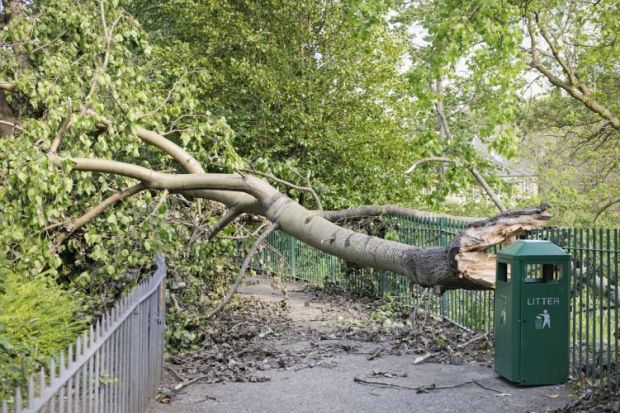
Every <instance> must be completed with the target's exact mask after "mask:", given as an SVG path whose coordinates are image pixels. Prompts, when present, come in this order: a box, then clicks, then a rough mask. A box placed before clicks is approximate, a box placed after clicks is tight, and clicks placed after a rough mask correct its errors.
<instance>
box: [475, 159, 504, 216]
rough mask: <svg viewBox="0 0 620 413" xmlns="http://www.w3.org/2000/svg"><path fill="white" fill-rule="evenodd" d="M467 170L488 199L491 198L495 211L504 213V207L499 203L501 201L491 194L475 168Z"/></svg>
mask: <svg viewBox="0 0 620 413" xmlns="http://www.w3.org/2000/svg"><path fill="white" fill-rule="evenodd" d="M467 170H469V172H471V174H472V175H473V176H474V177H475V178H476V180H477V181H478V183H479V184H480V186H482V188H483V189H484V192H485V193H486V194H487V196H488V197H489V198H491V200H492V201H493V203H494V204H495V206H496V207H497V209H499V211H500V212H506V207H505V206H504V204H503V202H502V201H501V199H499V197H498V196H497V195H496V194H495V192H493V190H492V189H491V187H490V186H489V184H488V183H487V181H486V180H485V179H484V177H483V176H482V175H480V172H478V171H477V170H476V169H475V168H467Z"/></svg>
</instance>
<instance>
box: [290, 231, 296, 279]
mask: <svg viewBox="0 0 620 413" xmlns="http://www.w3.org/2000/svg"><path fill="white" fill-rule="evenodd" d="M289 238H290V240H291V275H292V276H293V278H294V277H296V276H297V272H296V268H295V267H296V266H297V263H296V262H295V261H296V258H297V257H296V255H297V251H296V244H297V240H296V239H295V238H293V237H289Z"/></svg>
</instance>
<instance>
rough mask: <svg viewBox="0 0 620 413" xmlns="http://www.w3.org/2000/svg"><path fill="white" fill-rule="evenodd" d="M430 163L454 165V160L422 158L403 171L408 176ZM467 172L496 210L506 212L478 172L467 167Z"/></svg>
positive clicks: (502, 204)
mask: <svg viewBox="0 0 620 413" xmlns="http://www.w3.org/2000/svg"><path fill="white" fill-rule="evenodd" d="M430 162H442V163H456V161H455V160H453V159H450V158H445V157H430V158H423V159H420V160H417V161H415V162H414V163H413V165H411V167H410V168H409V169H407V170H406V171H405V173H406V174H409V173H411V172H413V171H414V170H415V169H416V168H417V167H418V166H419V165H422V164H424V163H430ZM467 170H468V171H469V172H470V173H471V174H472V175H473V176H474V178H476V180H477V181H478V183H479V184H480V186H482V189H484V192H485V193H486V194H487V196H488V197H489V198H490V199H491V201H493V203H494V204H495V206H496V207H497V209H499V211H500V212H506V207H505V206H504V203H503V202H502V201H501V200H500V199H499V197H498V196H497V195H496V194H495V192H493V190H492V189H491V187H490V186H489V184H488V183H487V181H486V180H485V179H484V177H483V176H482V175H481V174H480V172H478V171H477V170H476V169H475V168H473V167H468V168H467Z"/></svg>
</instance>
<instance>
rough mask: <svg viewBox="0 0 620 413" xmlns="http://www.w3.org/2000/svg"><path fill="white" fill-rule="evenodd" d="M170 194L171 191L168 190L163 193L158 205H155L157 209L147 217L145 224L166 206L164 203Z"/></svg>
mask: <svg viewBox="0 0 620 413" xmlns="http://www.w3.org/2000/svg"><path fill="white" fill-rule="evenodd" d="M168 194H170V191H168V190H167V189H165V190H164V192H162V193H161V195H160V196H159V199H158V200H157V203H156V204H155V207H154V208H153V210H152V211H151V212H150V213H149V214H148V215H147V217H146V218H145V219H144V221H143V222H146V221H148V220H149V219H150V218H151V217H153V215H155V214H156V213H157V211H159V209H160V208H161V206H162V205H163V204H164V202H166V199H167V198H168Z"/></svg>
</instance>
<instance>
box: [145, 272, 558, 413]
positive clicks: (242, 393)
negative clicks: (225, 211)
mask: <svg viewBox="0 0 620 413" xmlns="http://www.w3.org/2000/svg"><path fill="white" fill-rule="evenodd" d="M295 288H297V290H295ZM289 291H291V292H289V297H290V298H289V311H290V317H291V318H292V319H293V321H294V322H295V324H296V325H298V326H299V327H300V328H304V327H306V328H307V327H312V328H316V327H317V325H316V323H317V321H316V320H317V319H319V317H317V315H320V314H323V315H325V312H322V311H321V308H318V307H316V306H309V305H308V299H309V298H310V296H309V295H308V293H305V292H303V291H300V290H299V286H297V287H295V286H289ZM240 293H241V294H244V295H248V296H253V297H258V298H260V299H261V300H268V301H277V300H279V299H280V298H281V297H278V296H276V295H274V294H273V292H272V290H271V288H270V287H269V284H268V281H267V280H262V281H261V282H260V283H258V284H255V285H250V286H245V287H243V288H242V290H241V291H240ZM333 314H334V315H333V316H334V317H337V312H336V313H333ZM328 321H329V320H328ZM321 324H322V325H325V319H324V318H323V321H322V322H321ZM338 341H339V340H329V342H330V343H329V344H334V343H337V342H338ZM340 341H341V344H343V345H351V344H352V343H351V342H350V341H347V342H345V341H346V340H340ZM354 344H355V345H356V346H357V347H358V348H359V349H360V352H359V353H363V354H359V353H358V354H353V353H338V354H334V356H333V358H332V359H330V360H329V362H328V363H324V364H323V367H322V366H316V367H314V368H301V369H288V370H285V369H272V370H267V371H265V372H264V376H266V377H269V378H270V380H269V381H266V382H262V383H217V384H204V383H200V382H198V383H195V384H193V385H191V386H188V387H186V388H185V389H183V390H182V391H181V393H180V394H178V395H176V396H175V397H174V398H173V399H172V401H171V402H170V403H168V404H161V403H157V402H153V403H152V405H151V406H150V409H149V410H148V412H149V413H173V412H174V413H177V412H188V413H193V412H196V413H198V412H213V413H216V412H239V413H240V412H252V413H259V412H274V413H278V412H282V413H285V412H286V413H289V412H299V413H302V412H309V413H310V412H312V413H316V412H355V413H365V412H391V413H396V412H427V413H433V412H477V413H485V412H488V413H497V412H544V411H548V410H553V409H555V408H558V407H561V406H563V405H565V404H566V403H567V402H568V401H569V400H570V393H569V387H568V386H567V385H563V386H537V387H525V388H524V387H518V386H514V385H512V384H510V383H509V382H507V381H506V380H504V379H502V378H500V377H498V375H497V374H496V373H495V372H494V371H493V369H492V368H489V367H486V366H481V365H480V364H479V363H465V364H462V365H451V364H436V363H426V362H425V363H421V364H414V357H412V356H407V355H402V356H398V355H384V356H381V357H378V358H375V359H373V360H368V356H367V354H369V353H370V354H372V352H373V351H374V349H377V348H378V346H379V345H378V344H377V343H367V342H356V343H354ZM283 345H289V346H295V347H299V348H301V347H305V346H308V347H309V346H312V345H316V344H314V343H312V342H304V341H300V342H297V343H288V344H283ZM377 372H392V373H393V374H387V375H385V376H379V377H378V376H377ZM355 379H358V380H357V381H356V380H355ZM370 382H379V383H383V385H376V384H370ZM386 384H387V385H386ZM433 385H434V386H435V389H433V388H432V386H433ZM442 387H445V388H443V389H442ZM420 389H421V390H420Z"/></svg>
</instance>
